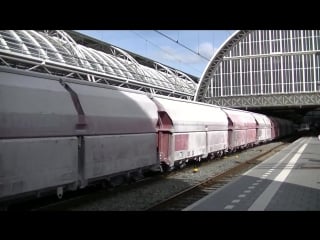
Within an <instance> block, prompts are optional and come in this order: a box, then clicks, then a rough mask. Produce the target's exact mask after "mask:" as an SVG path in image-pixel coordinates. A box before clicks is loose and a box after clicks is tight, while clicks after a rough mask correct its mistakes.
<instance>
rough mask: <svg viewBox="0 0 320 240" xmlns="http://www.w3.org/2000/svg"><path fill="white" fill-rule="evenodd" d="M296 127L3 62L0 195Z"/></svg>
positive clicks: (71, 184) (58, 185)
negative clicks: (4, 64)
mask: <svg viewBox="0 0 320 240" xmlns="http://www.w3.org/2000/svg"><path fill="white" fill-rule="evenodd" d="M292 132H293V124H292V123H291V122H290V121H288V120H284V119H279V118H274V117H268V116H266V115H263V114H258V113H253V112H248V111H243V110H236V109H231V108H225V107H219V106H214V105H209V104H204V103H198V102H192V101H187V100H181V99H175V98H170V97H164V96H155V95H151V94H147V93H143V92H139V91H135V90H129V89H121V88H118V87H112V86H107V85H103V84H98V83H92V82H86V81H81V80H75V79H68V78H65V77H59V76H51V75H47V74H43V73H35V72H28V71H24V70H18V69H12V68H6V67H1V68H0V203H4V202H9V201H11V200H13V199H22V198H24V197H26V196H40V195H41V194H42V193H45V192H46V193H48V192H51V193H52V192H55V193H56V194H57V196H58V197H59V198H61V197H62V195H63V193H64V192H65V191H70V190H77V189H81V188H85V187H87V186H88V185H90V184H92V183H96V182H101V181H111V180H112V179H113V178H115V177H116V176H119V175H122V176H123V175H125V176H127V177H130V176H134V175H135V174H138V173H143V172H145V171H149V170H154V169H159V171H166V170H170V169H173V168H177V167H180V166H182V165H184V164H185V163H186V162H188V161H190V160H196V161H200V160H201V159H204V158H215V157H217V156H221V155H223V154H225V153H227V152H234V151H236V150H238V149H244V148H247V147H251V146H254V145H257V144H260V143H264V142H268V141H271V140H273V139H276V138H279V137H283V136H285V135H288V134H290V133H292Z"/></svg>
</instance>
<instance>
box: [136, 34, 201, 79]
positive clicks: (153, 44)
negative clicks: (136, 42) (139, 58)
mask: <svg viewBox="0 0 320 240" xmlns="http://www.w3.org/2000/svg"><path fill="white" fill-rule="evenodd" d="M131 31H132V32H133V33H135V34H136V35H137V36H139V37H140V38H142V39H143V40H145V41H146V42H148V43H150V44H151V45H152V46H154V47H156V48H158V49H160V50H161V51H163V52H165V53H166V54H168V55H170V56H172V57H173V58H174V59H176V60H177V61H179V62H180V63H181V59H179V58H177V57H176V56H174V55H173V54H172V53H170V52H169V51H166V50H165V49H163V48H161V47H159V46H158V45H157V44H155V43H153V42H151V41H150V40H148V39H146V38H144V37H143V36H142V35H141V34H139V33H137V32H136V31H134V30H131ZM184 64H188V65H190V63H184ZM189 67H190V68H192V69H193V70H196V71H197V72H199V73H202V71H200V70H199V69H196V68H194V67H192V66H189Z"/></svg>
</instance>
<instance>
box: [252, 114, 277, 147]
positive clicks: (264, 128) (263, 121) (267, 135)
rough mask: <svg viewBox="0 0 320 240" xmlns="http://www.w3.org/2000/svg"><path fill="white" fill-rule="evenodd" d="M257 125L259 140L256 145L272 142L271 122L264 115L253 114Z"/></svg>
mask: <svg viewBox="0 0 320 240" xmlns="http://www.w3.org/2000/svg"><path fill="white" fill-rule="evenodd" d="M251 114H252V115H253V117H254V118H255V120H256V123H257V132H256V134H257V140H256V143H257V144H260V143H265V142H267V141H271V140H272V136H271V120H270V119H269V118H268V117H267V116H266V115H263V114H259V113H254V112H253V113H251Z"/></svg>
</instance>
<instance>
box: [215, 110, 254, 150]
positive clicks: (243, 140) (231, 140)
mask: <svg viewBox="0 0 320 240" xmlns="http://www.w3.org/2000/svg"><path fill="white" fill-rule="evenodd" d="M221 109H222V110H223V111H224V112H225V113H226V115H227V117H228V125H229V126H228V150H229V151H230V152H234V151H236V150H238V149H244V148H247V147H250V146H253V145H254V144H255V142H256V139H257V132H256V131H257V130H256V129H257V123H256V120H255V118H254V117H253V116H252V114H251V113H250V112H247V111H243V110H238V109H231V108H225V107H221Z"/></svg>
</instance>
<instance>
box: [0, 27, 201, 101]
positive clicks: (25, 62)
mask: <svg viewBox="0 0 320 240" xmlns="http://www.w3.org/2000/svg"><path fill="white" fill-rule="evenodd" d="M71 36H73V37H71ZM80 36H81V34H79V33H76V32H74V31H68V33H67V31H62V30H54V31H34V30H1V31H0V64H1V65H6V66H8V67H15V68H23V69H26V70H29V71H39V72H46V73H49V74H54V75H62V76H66V77H72V78H77V79H81V80H87V81H91V82H98V83H104V84H109V85H116V86H120V87H127V88H131V89H136V90H141V91H146V92H151V93H155V94H160V95H167V96H174V97H179V98H187V99H188V98H189V99H190V98H192V97H193V96H194V93H195V90H196V82H195V79H194V78H192V77H191V76H189V75H187V74H185V73H183V72H181V71H178V70H176V69H172V68H170V67H167V66H165V65H163V64H161V63H157V62H152V61H151V60H148V61H147V60H146V59H143V57H139V58H138V57H137V56H138V55H136V56H135V57H133V56H132V55H131V54H129V53H128V52H127V51H124V50H123V49H120V48H117V47H115V46H112V45H104V46H100V48H101V49H103V48H104V49H105V48H106V46H107V49H108V51H101V50H98V48H99V47H95V48H92V47H87V46H85V45H82V44H79V43H78V42H76V41H75V40H74V38H75V39H77V40H78V39H79V38H80ZM81 39H82V40H83V39H86V38H85V37H84V36H83V35H82V38H81ZM88 39H89V37H88V38H87V40H88ZM91 41H93V40H92V38H91ZM99 44H100V45H101V43H99V42H98V41H96V42H95V45H96V46H99ZM136 58H138V59H139V60H141V59H143V60H144V62H143V61H140V62H142V64H141V63H139V62H138V61H137V60H136ZM151 62H152V64H151ZM143 63H148V64H143Z"/></svg>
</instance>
